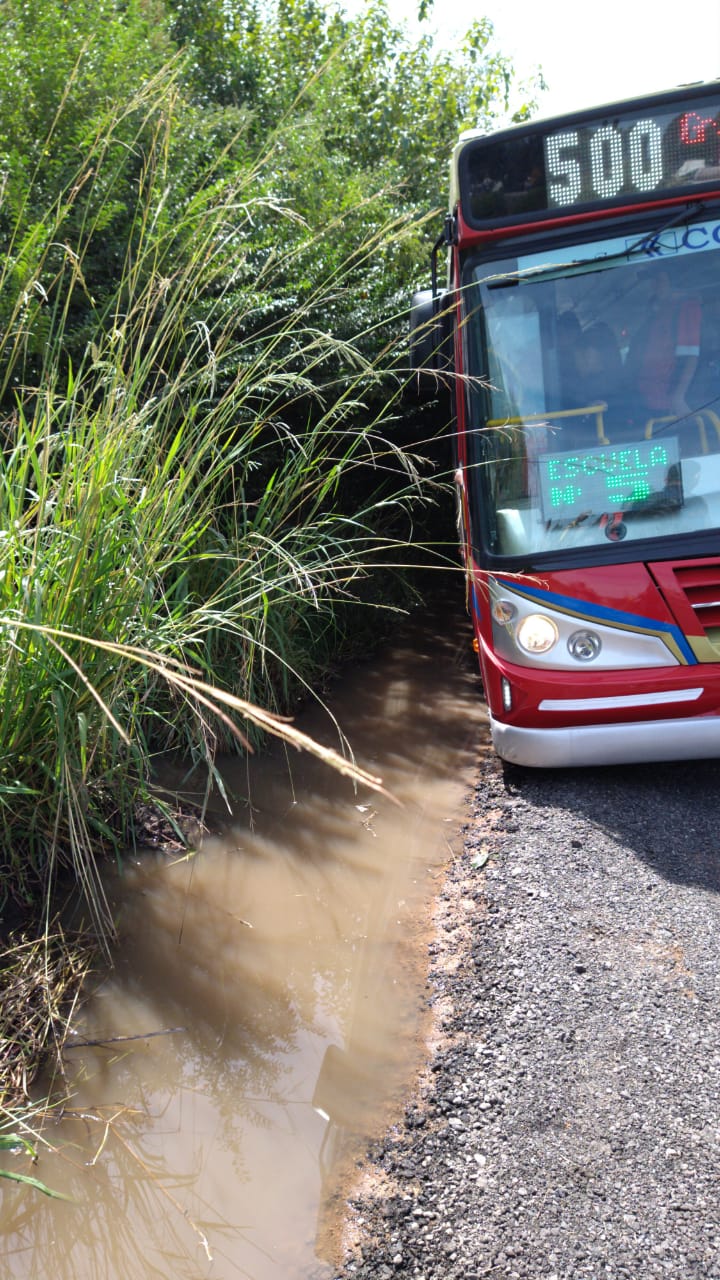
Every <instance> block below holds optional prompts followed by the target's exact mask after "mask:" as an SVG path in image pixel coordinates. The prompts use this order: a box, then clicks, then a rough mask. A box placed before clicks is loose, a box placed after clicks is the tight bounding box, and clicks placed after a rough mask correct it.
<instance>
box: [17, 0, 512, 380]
mask: <svg viewBox="0 0 720 1280" xmlns="http://www.w3.org/2000/svg"><path fill="white" fill-rule="evenodd" d="M0 19H1V20H2V24H3V32H4V42H3V45H2V48H1V49H0V173H2V181H3V186H2V199H1V203H0V228H1V229H2V233H3V239H4V241H5V245H6V253H7V257H6V260H5V265H4V276H3V281H2V282H0V284H3V285H4V286H5V287H4V288H3V289H2V301H1V302H0V324H2V326H3V328H4V329H5V330H6V331H9V330H10V329H11V328H12V325H13V323H15V324H16V326H17V325H18V324H20V323H21V324H22V325H24V326H25V337H26V339H27V336H28V335H27V325H26V321H27V316H26V314H25V313H24V312H23V314H22V316H20V315H19V313H18V311H17V307H16V302H17V298H18V297H20V296H22V295H23V294H25V295H30V296H33V295H34V300H35V301H37V299H38V298H50V299H51V298H52V294H53V285H54V282H55V281H56V279H57V277H58V273H59V272H60V271H61V269H62V266H63V263H66V262H67V257H68V255H71V256H74V257H75V260H76V261H79V260H81V259H82V261H83V276H82V279H80V278H79V276H78V278H76V279H75V281H74V283H73V289H72V298H71V299H70V301H69V302H68V300H67V299H66V300H65V303H64V305H65V306H66V307H67V325H66V354H67V358H68V360H69V361H72V362H74V363H75V364H77V363H78V361H79V360H80V359H81V358H82V355H83V352H84V350H85V348H86V346H87V343H88V342H89V341H90V339H91V332H92V329H93V326H94V325H96V324H97V323H98V321H100V322H103V321H104V320H107V319H108V317H112V315H113V314H114V313H115V312H116V311H117V308H118V299H117V296H116V288H117V282H118V280H119V279H120V277H121V276H122V274H123V268H124V264H125V262H126V260H127V257H128V255H131V254H132V253H133V245H134V242H135V239H136V237H137V235H138V234H139V228H138V226H137V221H136V212H135V211H136V208H137V196H138V191H139V188H140V187H141V185H142V183H143V181H144V178H143V174H144V173H145V168H146V161H147V156H148V154H149V153H150V152H152V151H153V149H154V146H155V144H154V138H155V136H156V135H157V134H158V133H159V132H162V134H163V136H164V137H165V138H166V139H167V144H166V145H167V155H166V157H165V165H166V173H165V185H164V189H163V195H162V206H161V208H159V209H158V217H161V218H163V219H164V220H165V222H166V224H167V226H168V239H167V244H166V257H165V269H166V271H167V272H169V273H172V271H173V270H177V269H181V265H182V262H183V254H185V255H186V258H185V260H187V246H183V244H182V243H180V242H175V243H174V242H173V238H172V225H173V222H174V221H175V220H176V219H177V218H178V216H179V217H180V219H181V220H182V218H183V216H184V211H185V209H186V207H187V205H188V202H190V201H192V200H193V199H197V198H198V190H197V188H198V184H203V185H204V186H205V187H206V188H207V186H208V182H209V181H210V183H211V185H212V182H217V183H222V182H223V181H235V180H236V178H237V174H238V172H239V171H243V172H245V173H247V172H250V171H252V172H253V177H254V184H255V190H256V193H257V199H258V209H259V208H260V203H262V214H260V213H258V217H257V219H255V220H254V221H253V223H252V228H251V230H250V231H248V228H247V225H244V228H243V233H242V237H241V238H240V237H238V240H237V241H236V242H234V243H231V244H229V245H228V252H227V270H228V273H229V274H230V275H231V276H232V277H233V278H234V279H236V281H237V291H236V292H237V294H241V295H242V301H243V304H244V303H245V302H246V301H247V298H248V296H251V295H252V294H253V293H256V294H257V306H256V309H255V320H254V322H253V323H252V324H251V326H250V327H251V328H252V329H254V334H252V335H251V334H248V337H251V336H254V338H255V339H261V338H262V335H267V333H268V326H270V329H271V328H272V323H271V321H272V317H273V316H275V317H276V318H278V319H279V320H282V319H283V318H284V317H285V316H286V315H287V314H288V310H289V309H291V308H292V307H294V306H297V305H304V306H311V305H312V298H313V292H314V289H315V286H316V282H317V280H318V279H319V278H322V279H323V280H326V279H327V278H328V277H329V276H331V275H332V273H333V271H337V272H343V273H344V276H345V280H346V282H347V276H348V269H350V271H351V274H352V273H353V271H354V276H355V280H356V289H355V294H354V300H353V302H352V304H351V305H349V304H348V303H347V301H345V302H342V303H341V302H340V301H338V303H337V305H336V307H335V308H332V307H331V309H330V312H329V313H328V311H327V298H326V297H325V299H324V308H325V311H324V315H323V317H322V320H323V323H325V324H326V325H330V326H333V327H335V328H336V329H337V331H338V333H340V334H341V335H343V336H348V335H349V334H351V333H353V332H359V331H362V330H368V329H371V328H372V327H373V326H375V325H378V324H380V323H381V322H382V321H383V320H385V319H387V317H388V316H391V315H392V314H393V313H394V312H395V311H397V310H398V309H399V308H400V307H401V306H402V304H403V301H404V299H405V298H406V296H407V294H408V292H409V290H410V288H412V287H413V285H414V284H415V283H416V280H417V277H418V275H419V274H420V273H421V272H422V270H423V265H424V263H423V259H424V255H425V254H426V251H427V241H428V236H429V232H428V230H427V229H426V227H425V225H424V223H423V219H424V218H425V216H426V215H427V213H428V212H429V211H430V210H432V209H439V208H441V207H442V205H443V203H444V199H445V194H444V192H445V182H446V168H447V158H448V155H449V152H450V149H451V147H452V144H453V142H454V140H455V138H456V136H457V133H458V130H459V129H461V128H464V127H467V126H471V125H480V124H485V123H487V122H488V121H489V120H490V119H491V118H492V116H493V113H495V112H497V110H498V109H503V108H504V106H505V103H506V98H507V91H508V87H509V84H510V81H511V75H512V71H511V67H510V65H509V63H508V61H507V60H506V59H505V58H503V57H501V56H500V55H497V54H493V53H492V52H491V37H492V29H491V27H490V25H489V23H488V22H487V21H486V20H484V19H483V20H480V21H478V22H475V23H474V24H473V25H472V26H471V28H470V30H469V31H468V33H467V35H466V38H465V41H464V43H463V45H462V47H461V48H460V49H458V50H457V51H454V52H447V51H442V50H441V51H437V50H435V49H434V47H433V45H432V42H431V40H430V38H429V37H427V36H425V37H422V38H420V39H419V40H416V41H413V40H412V39H410V37H409V36H408V34H407V33H406V31H405V30H404V29H403V27H402V26H399V25H397V24H395V23H393V22H392V21H391V19H390V17H389V15H388V11H387V7H386V5H385V3H384V0H372V3H370V4H368V5H367V7H366V8H365V10H364V11H363V12H361V13H360V14H359V15H357V16H353V17H349V16H347V15H345V14H344V13H343V12H342V11H341V10H339V9H337V8H332V7H329V6H328V5H327V4H325V3H323V2H322V0H234V2H229V0H93V2H92V3H91V2H90V0H74V3H73V4H69V3H68V0H0ZM158 82H163V83H164V85H165V93H164V96H163V95H161V96H160V99H158V96H157V94H156V93H155V92H154V90H153V93H154V101H155V103H156V104H157V103H158V101H160V103H161V105H160V106H157V105H156V108H155V111H154V114H153V113H150V114H149V113H148V112H147V110H146V100H147V96H148V94H147V90H148V87H149V86H155V87H156V86H157V84H158ZM168 119H170V121H171V124H172V128H171V129H170V130H167V129H166V124H167V120H168ZM108 152H110V153H111V159H112V163H110V164H108ZM209 175H210V178H209ZM58 208H61V210H62V217H61V218H60V231H61V233H62V234H61V236H60V237H59V238H58V236H57V230H58V219H57V211H58ZM290 214H291V215H292V216H290ZM239 222H243V223H244V219H239ZM51 225H52V227H53V232H54V234H55V237H56V238H55V241H54V242H53V243H50V241H49V238H48V237H49V228H50V226H51ZM401 228H402V232H403V233H402V234H400V229H401ZM373 238H374V243H375V250H374V252H373V254H372V256H371V257H370V258H368V256H367V252H364V253H363V254H362V255H358V253H357V249H358V246H359V244H360V243H361V242H362V243H367V242H368V241H369V242H371V243H372V242H373ZM278 256H284V257H285V260H286V264H287V269H286V273H285V278H284V285H283V283H282V276H280V278H279V276H278V272H277V271H274V273H273V276H274V290H275V292H274V295H273V296H272V297H269V296H266V295H264V294H263V291H262V288H258V282H259V281H260V280H261V279H262V275H263V267H264V264H266V263H267V261H268V259H269V258H271V257H272V258H274V259H277V258H278ZM9 284H11V286H12V287H11V288H8V287H7V286H8V285H9ZM13 289H14V291H15V293H14V296H13ZM223 292H224V296H225V298H226V302H227V306H228V308H232V307H233V306H235V307H236V308H237V310H238V311H242V313H243V315H244V316H245V324H247V323H248V321H247V317H248V315H249V311H248V308H247V306H246V305H242V306H241V307H240V306H237V304H238V301H239V298H238V297H237V296H235V297H233V291H232V290H230V291H227V290H226V289H224V290H223ZM206 301H207V300H206ZM202 310H203V301H202V300H199V305H198V311H199V318H202ZM46 337H47V323H46V320H44V319H43V312H42V307H40V306H39V305H37V306H35V307H34V311H33V332H32V334H31V335H30V340H29V341H28V342H27V350H28V359H29V362H30V363H29V364H28V368H27V375H28V377H29V378H31V376H32V372H33V363H32V362H33V359H34V360H35V362H36V363H38V362H39V361H40V358H41V354H42V348H43V343H44V342H45V341H46ZM379 341H380V340H379ZM370 345H371V346H372V343H371V344H370Z"/></svg>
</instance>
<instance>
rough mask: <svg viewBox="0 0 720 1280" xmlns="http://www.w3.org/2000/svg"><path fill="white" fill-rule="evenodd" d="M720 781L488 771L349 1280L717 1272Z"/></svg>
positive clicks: (709, 773)
mask: <svg viewBox="0 0 720 1280" xmlns="http://www.w3.org/2000/svg"><path fill="white" fill-rule="evenodd" d="M719 783H720V764H719V763H718V762H714V761H713V762H704V763H701V764H686V765H679V766H668V767H663V768H658V767H653V768H649V767H648V768H635V769H623V770H620V769H618V770H599V771H594V772H593V773H590V772H588V771H577V772H573V771H566V772H559V771H558V772H549V773H530V772H525V771H516V772H511V773H509V774H508V775H507V776H505V775H504V773H503V770H502V767H501V766H500V764H499V763H498V762H497V761H495V760H492V759H491V760H490V761H488V762H487V763H486V764H484V765H483V766H482V767H481V774H480V777H479V779H478V784H477V789H476V793H475V797H474V801H473V808H472V817H471V820H470V822H469V823H468V825H467V830H466V838H465V845H464V849H463V851H462V854H461V855H460V856H459V857H458V858H456V859H455V860H454V861H453V862H452V864H451V865H450V867H449V869H448V874H447V878H446V880H445V884H444V888H443V890H442V893H441V896H440V898H439V900H438V903H437V939H436V941H435V942H434V943H433V944H432V945H431V948H430V950H431V956H430V976H429V987H428V992H429V996H428V998H429V1000H430V1001H431V1002H432V1005H433V1008H434V1012H435V1019H434V1025H435V1033H436V1042H435V1044H434V1046H433V1048H432V1052H431V1055H430V1059H429V1065H428V1069H427V1071H426V1072H425V1074H424V1076H423V1077H422V1079H421V1080H420V1082H419V1086H418V1090H417V1093H416V1096H415V1097H413V1098H412V1099H411V1100H410V1101H409V1104H408V1107H407V1110H406V1113H405V1117H404V1121H403V1122H402V1123H401V1124H399V1125H398V1126H397V1127H396V1128H394V1129H393V1130H392V1131H390V1132H389V1133H388V1134H387V1135H386V1136H385V1137H384V1139H383V1140H382V1141H380V1142H379V1143H377V1144H376V1145H375V1146H374V1148H373V1149H372V1151H371V1152H370V1155H369V1158H368V1160H367V1162H366V1164H365V1166H364V1168H363V1170H362V1175H361V1181H360V1184H359V1187H358V1189H357V1190H356V1192H355V1194H354V1195H353V1198H352V1201H351V1203H350V1213H349V1217H348V1227H347V1233H346V1244H347V1248H348V1251H349V1253H348V1257H347V1260H346V1261H345V1263H344V1264H343V1266H342V1268H340V1269H339V1270H338V1271H337V1276H338V1277H339V1278H340V1280H351V1278H352V1280H391V1278H392V1277H398V1278H399V1280H405V1278H407V1280H411V1278H412V1280H460V1278H461V1277H462V1280H475V1278H479V1277H486V1276H494V1277H515V1278H518V1277H520V1278H521V1280H541V1278H544V1280H571V1278H572V1280H577V1278H578V1277H593V1280H595V1278H598V1280H599V1278H600V1277H608V1276H615V1277H627V1278H628V1280H645V1278H646V1277H647V1278H648V1280H649V1278H650V1277H657V1276H664V1277H673V1278H674V1280H688V1278H689V1277H690V1278H692V1277H697V1280H700V1278H701V1277H702V1280H708V1278H710V1280H716V1278H717V1277H720V1224H719V1223H718V1220H717V1205H718V1200H719V1193H720V1123H719V1121H718V1101H719V1099H720V1037H719V1036H718V1026H719V1025H720V981H719V979H718V975H719V974H720V897H719V896H718V890H719V889H720V855H719V854H718V848H717V845H718V841H717V838H716V833H717V830H718V821H717V819H718V799H717V797H718V794H719V792H720V788H719V786H718V784H719Z"/></svg>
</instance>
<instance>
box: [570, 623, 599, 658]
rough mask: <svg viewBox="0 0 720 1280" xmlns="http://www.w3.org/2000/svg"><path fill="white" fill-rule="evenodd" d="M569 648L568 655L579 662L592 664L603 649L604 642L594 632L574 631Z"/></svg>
mask: <svg viewBox="0 0 720 1280" xmlns="http://www.w3.org/2000/svg"><path fill="white" fill-rule="evenodd" d="M567 647H568V653H569V654H571V656H572V657H573V658H575V659H577V661H578V662H592V661H593V659H594V658H597V656H598V654H599V652H600V650H601V649H602V640H601V639H600V637H599V635H597V634H596V632H594V631H573V633H572V635H571V636H570V638H569V639H568V642H567Z"/></svg>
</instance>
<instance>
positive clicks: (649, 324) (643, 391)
mask: <svg viewBox="0 0 720 1280" xmlns="http://www.w3.org/2000/svg"><path fill="white" fill-rule="evenodd" d="M700 325H701V307H700V302H699V299H698V298H696V297H690V296H687V295H682V294H680V293H677V292H675V291H674V290H673V287H672V282H671V279H670V274H669V272H668V271H667V270H665V269H659V270H658V269H656V270H655V271H654V272H653V277H652V292H651V295H650V301H649V306H648V312H647V315H646V317H645V319H644V321H643V323H642V324H641V326H640V328H639V330H638V332H637V333H636V334H635V336H634V338H633V339H632V340H631V343H630V349H629V352H628V358H627V366H626V370H627V376H628V391H629V395H630V397H631V401H632V402H633V409H634V417H636V418H638V419H640V421H641V422H642V423H644V422H646V421H647V420H648V419H650V418H660V417H670V416H673V417H676V418H683V417H685V416H686V415H687V414H688V413H692V412H693V409H692V407H691V405H690V404H689V403H688V392H689V390H690V385H691V383H692V381H693V378H694V377H695V374H696V372H697V368H698V362H699V358H700Z"/></svg>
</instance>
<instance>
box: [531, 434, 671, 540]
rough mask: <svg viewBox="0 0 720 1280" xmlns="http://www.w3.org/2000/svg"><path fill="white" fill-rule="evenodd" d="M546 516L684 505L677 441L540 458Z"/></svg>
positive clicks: (559, 518) (552, 518)
mask: <svg viewBox="0 0 720 1280" xmlns="http://www.w3.org/2000/svg"><path fill="white" fill-rule="evenodd" d="M538 466H539V473H540V499H541V503H542V515H543V520H550V521H564V522H565V521H570V520H580V519H583V518H587V517H591V516H596V517H599V516H602V515H612V514H613V513H615V512H619V511H631V510H633V509H635V510H642V509H643V508H647V509H652V508H654V507H657V506H658V505H660V504H661V505H662V506H663V508H668V507H678V506H680V505H681V503H682V490H681V485H680V467H679V449H678V442H677V440H676V439H671V440H662V441H659V440H657V441H655V440H642V441H639V442H638V443H636V444H628V445H626V446H624V447H620V448H613V447H612V446H610V445H607V446H606V447H605V448H600V449H584V450H582V451H581V452H578V453H548V454H543V455H541V457H540V458H539V459H538Z"/></svg>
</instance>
